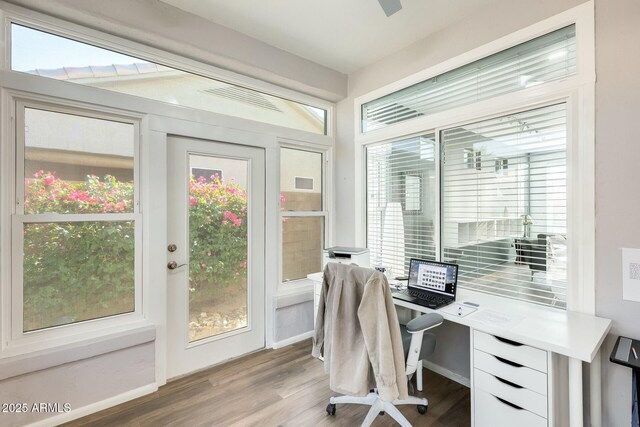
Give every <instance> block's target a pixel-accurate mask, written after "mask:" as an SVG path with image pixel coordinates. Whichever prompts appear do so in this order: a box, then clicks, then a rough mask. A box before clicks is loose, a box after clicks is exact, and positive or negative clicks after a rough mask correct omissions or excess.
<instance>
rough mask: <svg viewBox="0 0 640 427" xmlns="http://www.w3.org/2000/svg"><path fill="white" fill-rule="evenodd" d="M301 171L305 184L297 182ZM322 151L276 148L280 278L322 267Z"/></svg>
mask: <svg viewBox="0 0 640 427" xmlns="http://www.w3.org/2000/svg"><path fill="white" fill-rule="evenodd" d="M301 175H303V176H304V177H305V179H306V180H307V182H309V180H310V182H311V184H312V185H311V186H310V187H311V188H308V187H309V186H308V185H307V186H303V188H300V186H299V178H300V176H301ZM322 179H323V154H322V153H320V152H314V151H305V150H301V149H293V148H282V149H281V150H280V210H281V218H282V281H283V282H288V281H291V280H298V279H304V278H306V277H307V274H310V273H316V272H318V271H321V270H322V250H323V249H324V242H325V238H324V237H325V227H326V217H327V214H326V212H325V211H324V210H323V206H324V200H323V198H324V195H323V189H322V185H321V183H322Z"/></svg>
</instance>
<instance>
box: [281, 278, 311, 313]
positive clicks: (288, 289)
mask: <svg viewBox="0 0 640 427" xmlns="http://www.w3.org/2000/svg"><path fill="white" fill-rule="evenodd" d="M307 301H313V280H311V279H299V280H293V281H290V282H285V283H281V284H280V286H279V287H278V292H277V293H276V308H284V307H289V306H292V305H296V304H302V303H304V302H307Z"/></svg>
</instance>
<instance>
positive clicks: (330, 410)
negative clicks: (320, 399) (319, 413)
mask: <svg viewBox="0 0 640 427" xmlns="http://www.w3.org/2000/svg"><path fill="white" fill-rule="evenodd" d="M327 414H328V415H335V414H336V404H335V403H329V404H328V405H327Z"/></svg>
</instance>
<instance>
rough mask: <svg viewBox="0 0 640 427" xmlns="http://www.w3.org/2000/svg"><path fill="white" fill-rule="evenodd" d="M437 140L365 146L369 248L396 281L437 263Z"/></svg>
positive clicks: (373, 258) (426, 138)
mask: <svg viewBox="0 0 640 427" xmlns="http://www.w3.org/2000/svg"><path fill="white" fill-rule="evenodd" d="M434 156H435V139H434V135H433V134H430V135H424V136H420V137H415V138H409V139H405V140H401V141H395V142H390V143H386V144H381V145H376V146H370V147H367V247H368V248H369V250H370V251H371V252H370V254H371V261H372V264H373V265H382V266H384V267H386V268H388V269H390V270H391V272H392V274H394V275H396V276H404V275H406V274H407V273H408V271H409V260H410V259H411V258H422V259H435V252H436V249H435V227H434V223H435V219H436V217H435V215H436V204H435V203H436V201H435V200H436V199H435V195H436V187H435V186H436V166H435V162H434Z"/></svg>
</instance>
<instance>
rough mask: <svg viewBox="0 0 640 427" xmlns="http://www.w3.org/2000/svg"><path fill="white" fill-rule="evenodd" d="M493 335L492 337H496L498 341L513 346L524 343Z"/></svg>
mask: <svg viewBox="0 0 640 427" xmlns="http://www.w3.org/2000/svg"><path fill="white" fill-rule="evenodd" d="M493 337H494V338H495V339H497V340H498V341H500V342H503V343H505V344H509V345H512V346H514V347H520V346H522V345H524V344H522V343H519V342H516V341H511V340H508V339H506V338H500V337H496V336H495V335H494V336H493Z"/></svg>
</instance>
